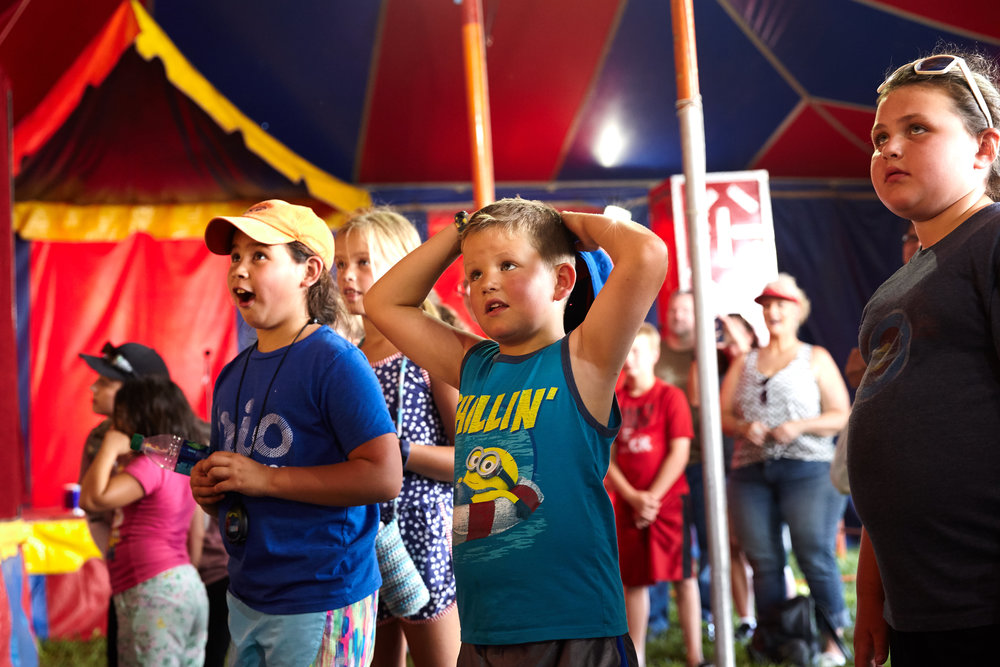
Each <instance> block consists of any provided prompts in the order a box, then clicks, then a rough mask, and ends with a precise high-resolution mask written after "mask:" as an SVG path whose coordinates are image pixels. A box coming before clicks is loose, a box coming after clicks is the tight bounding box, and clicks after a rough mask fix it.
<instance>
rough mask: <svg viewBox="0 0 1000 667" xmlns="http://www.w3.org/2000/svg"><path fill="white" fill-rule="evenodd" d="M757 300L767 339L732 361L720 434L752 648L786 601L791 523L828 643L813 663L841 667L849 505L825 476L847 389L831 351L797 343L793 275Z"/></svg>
mask: <svg viewBox="0 0 1000 667" xmlns="http://www.w3.org/2000/svg"><path fill="white" fill-rule="evenodd" d="M755 301H756V302H757V303H759V304H760V305H761V307H762V308H763V309H764V322H765V324H766V326H767V331H768V334H769V340H768V342H767V344H766V345H764V346H763V347H760V348H757V349H752V350H750V352H748V353H747V354H746V355H745V356H743V357H740V358H737V359H734V360H733V363H732V365H731V366H730V367H729V370H728V371H727V372H726V376H725V378H724V379H723V382H722V430H723V431H724V432H725V433H726V434H727V435H730V436H732V437H733V438H734V439H735V440H736V444H735V449H734V451H733V461H732V472H731V473H730V476H729V484H728V493H729V499H730V503H729V507H730V520H731V521H732V523H733V529H734V531H735V532H736V535H737V536H738V537H739V540H740V543H741V544H742V545H743V548H744V551H745V553H746V555H747V559H748V560H749V561H750V565H751V566H752V567H753V583H754V596H755V597H756V602H757V617H758V622H759V625H758V629H757V633H758V634H759V635H761V636H760V637H758V642H755V644H757V645H759V644H760V642H766V634H767V619H768V618H769V617H770V616H771V615H772V614H773V613H774V609H775V608H777V607H778V606H780V604H781V603H782V602H783V601H784V600H785V599H786V598H787V592H786V586H785V575H784V571H785V565H786V564H787V559H786V552H785V544H784V539H783V532H784V526H785V525H787V526H788V529H789V533H790V534H791V538H792V550H793V552H794V553H795V558H796V560H797V561H798V563H799V565H800V566H801V568H802V572H803V574H805V577H806V581H807V582H808V583H809V590H810V593H811V595H812V597H813V599H814V600H815V602H816V608H817V617H818V618H817V624H818V627H819V628H820V630H821V631H823V634H824V636H825V639H826V641H825V645H824V646H822V647H821V648H822V649H823V654H822V655H821V656H820V659H819V663H818V664H820V665H843V664H844V663H845V661H846V659H845V656H844V654H843V652H842V651H841V650H840V648H839V646H838V642H837V639H836V636H837V635H839V633H840V631H841V628H843V626H844V625H846V623H847V622H848V619H849V616H848V612H847V608H846V607H845V605H844V590H843V584H842V582H841V579H840V570H839V568H838V566H837V559H836V553H835V546H836V533H837V523H838V521H839V520H840V517H841V516H842V515H843V513H844V507H845V504H846V498H845V497H844V496H842V495H841V494H840V493H839V492H838V491H837V490H836V489H835V488H834V487H833V485H832V484H831V483H830V477H829V475H830V461H831V459H832V458H833V451H834V446H833V436H834V435H836V434H837V433H838V432H839V431H840V429H842V428H843V427H844V424H845V423H846V422H847V417H848V415H849V412H850V409H849V405H850V403H849V399H848V394H847V387H846V386H845V385H844V380H843V379H842V378H841V376H840V370H839V369H838V368H837V365H836V363H834V361H833V358H832V357H831V356H830V354H829V352H827V351H826V350H825V349H823V348H821V347H819V346H816V345H809V344H807V343H803V342H802V341H800V340H799V338H798V332H799V327H800V326H801V324H802V323H803V322H804V321H805V319H806V317H808V315H809V300H808V299H807V298H806V296H805V294H804V293H803V292H802V290H801V289H800V288H799V286H798V285H797V284H796V282H795V279H794V278H793V277H792V276H790V275H788V274H784V273H783V274H780V275H779V276H778V278H777V279H776V280H774V281H773V282H771V283H768V284H767V286H766V287H764V290H763V291H762V292H761V294H760V296H758V297H757V298H756V299H755Z"/></svg>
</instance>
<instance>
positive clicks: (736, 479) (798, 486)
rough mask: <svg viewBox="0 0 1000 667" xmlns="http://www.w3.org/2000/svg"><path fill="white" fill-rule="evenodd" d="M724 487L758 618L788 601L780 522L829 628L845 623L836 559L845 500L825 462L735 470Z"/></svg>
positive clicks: (785, 462)
mask: <svg viewBox="0 0 1000 667" xmlns="http://www.w3.org/2000/svg"><path fill="white" fill-rule="evenodd" d="M728 487H729V488H728V490H729V514H730V520H731V521H732V523H733V528H734V529H735V531H736V534H737V536H738V537H739V539H740V543H741V544H742V546H743V551H744V553H746V556H747V559H748V560H749V561H750V565H751V567H753V591H754V595H755V597H756V599H757V613H758V617H759V616H760V614H761V612H762V610H764V609H767V608H768V607H770V606H771V605H774V604H777V603H778V602H781V601H782V600H785V599H786V597H787V595H786V590H785V574H784V570H785V565H786V562H787V559H786V554H785V546H784V542H783V541H782V524H787V525H788V529H789V533H790V535H791V538H792V552H793V553H794V554H795V559H796V560H797V561H798V564H799V567H800V568H801V569H802V573H803V574H804V575H805V577H806V582H808V584H809V591H810V594H811V595H812V597H813V599H814V600H815V602H816V606H817V607H818V608H819V609H821V610H822V611H823V612H825V615H826V617H827V618H828V619H829V621H830V622H831V623H832V624H833V625H834V627H837V628H841V627H844V626H845V625H847V624H848V623H849V621H850V617H849V614H848V612H847V608H846V607H845V605H844V584H843V581H842V580H841V577H840V568H839V567H838V565H837V556H836V542H837V524H838V522H839V521H840V518H841V517H842V516H843V514H844V508H845V507H846V506H847V497H846V496H843V495H841V494H840V492H839V491H837V490H836V489H835V488H833V484H831V483H830V464H829V463H826V462H822V461H795V460H791V459H778V460H776V461H766V462H764V463H756V464H753V465H749V466H744V467H742V468H734V469H733V470H732V471H731V472H730V473H729V484H728ZM817 622H818V623H819V622H820V621H819V619H817ZM823 627H825V626H824V625H823V624H822V623H820V628H823Z"/></svg>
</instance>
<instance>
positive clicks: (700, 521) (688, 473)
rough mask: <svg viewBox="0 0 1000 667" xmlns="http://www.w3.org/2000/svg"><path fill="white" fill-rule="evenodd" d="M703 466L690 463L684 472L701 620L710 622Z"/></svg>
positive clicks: (709, 571)
mask: <svg viewBox="0 0 1000 667" xmlns="http://www.w3.org/2000/svg"><path fill="white" fill-rule="evenodd" d="M703 470H704V469H703V464H701V463H692V464H691V465H689V466H688V467H687V468H686V469H685V470H684V476H685V477H686V478H687V483H688V488H689V489H691V519H692V523H694V532H695V538H696V542H695V543H696V545H697V547H698V550H697V557H698V592H699V593H701V620H703V621H711V620H712V570H711V563H710V561H709V553H708V523H707V522H706V519H705V511H706V510H705V478H704V477H703V476H702V475H703V474H704V471H703Z"/></svg>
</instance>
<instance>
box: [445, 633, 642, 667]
mask: <svg viewBox="0 0 1000 667" xmlns="http://www.w3.org/2000/svg"><path fill="white" fill-rule="evenodd" d="M638 664H639V660H638V658H636V655H635V647H634V646H633V645H632V640H631V639H629V636H628V635H622V636H621V637H597V638H594V639H557V640H553V641H547V642H532V643H530V644H505V645H500V646H483V645H480V646H476V645H474V644H462V649H461V651H460V652H459V654H458V663H457V667H524V666H525V665H532V667H636V666H637V665H638Z"/></svg>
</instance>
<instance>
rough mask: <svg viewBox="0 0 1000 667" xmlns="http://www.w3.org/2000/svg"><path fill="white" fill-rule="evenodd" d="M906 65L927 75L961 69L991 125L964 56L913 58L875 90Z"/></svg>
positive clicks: (987, 112)
mask: <svg viewBox="0 0 1000 667" xmlns="http://www.w3.org/2000/svg"><path fill="white" fill-rule="evenodd" d="M907 67H912V68H913V71H914V72H915V73H916V74H926V75H927V76H934V75H935V74H947V73H948V72H950V71H952V70H953V69H955V68H956V67H958V68H959V69H960V70H961V71H962V75H963V76H964V77H965V82H966V83H967V84H969V90H971V91H972V96H973V97H974V98H976V104H978V105H979V110H980V111H982V112H983V115H984V116H986V126H987V127H993V116H992V115H990V108H989V106H987V104H986V98H984V97H983V91H982V90H980V89H979V84H978V83H976V79H975V77H973V76H972V70H970V69H969V66H968V65H967V64H966V63H965V58H961V57H959V56H953V55H948V54H942V55H938V56H928V57H927V58H921V59H920V60H914V61H913V62H912V63H907V64H906V65H903V66H902V67H900V68H899V69H897V70H896V71H895V72H893V73H892V74H890V75H889V78H887V79H886V80H885V81H883V82H882V85H880V86H879V87H878V88H876V89H875V92H876V93H879V94H880V93H881V92H882V91H883V90H884V89H885V87H886V86H888V85H889V83H890V82H891V81H892V80H893V79H895V78H896V75H897V74H899V73H900V72H902V71H903V70H905V69H906V68H907Z"/></svg>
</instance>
